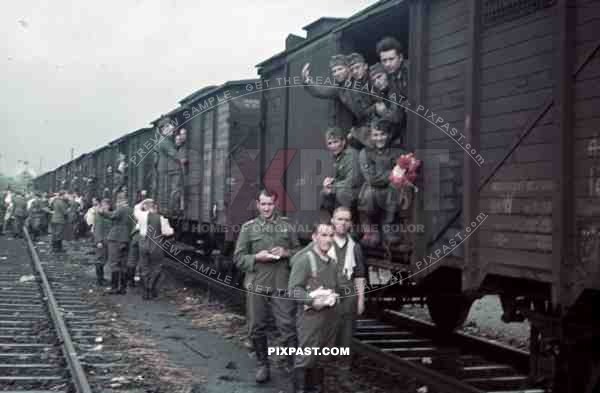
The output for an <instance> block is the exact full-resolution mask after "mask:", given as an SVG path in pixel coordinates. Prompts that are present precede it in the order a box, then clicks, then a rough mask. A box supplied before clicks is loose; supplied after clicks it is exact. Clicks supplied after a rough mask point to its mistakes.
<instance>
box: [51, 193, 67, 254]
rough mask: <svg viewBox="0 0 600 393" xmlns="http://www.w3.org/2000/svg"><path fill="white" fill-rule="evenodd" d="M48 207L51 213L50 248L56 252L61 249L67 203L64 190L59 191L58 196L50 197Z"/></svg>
mask: <svg viewBox="0 0 600 393" xmlns="http://www.w3.org/2000/svg"><path fill="white" fill-rule="evenodd" d="M50 209H51V210H49V211H48V212H49V213H50V214H51V218H50V228H51V231H52V250H53V251H54V252H57V253H58V252H62V251H63V248H62V241H63V233H64V229H65V222H66V218H67V217H66V216H67V209H68V205H67V200H66V196H65V191H60V192H59V193H58V196H56V197H55V198H53V199H52V201H51V202H50Z"/></svg>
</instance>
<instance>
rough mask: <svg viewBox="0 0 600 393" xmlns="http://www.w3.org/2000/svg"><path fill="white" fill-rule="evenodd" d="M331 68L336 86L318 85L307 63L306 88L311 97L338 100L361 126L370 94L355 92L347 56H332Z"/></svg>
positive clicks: (304, 72)
mask: <svg viewBox="0 0 600 393" xmlns="http://www.w3.org/2000/svg"><path fill="white" fill-rule="evenodd" d="M329 68H330V70H331V74H332V76H333V79H334V83H335V85H333V84H329V83H326V82H324V83H323V84H318V83H317V81H316V80H314V79H313V78H312V77H311V75H310V63H306V64H305V65H304V67H303V68H302V79H303V83H304V88H305V89H306V91H308V93H309V94H310V95H312V96H313V97H316V98H323V99H338V100H339V101H340V103H341V104H342V105H343V106H344V107H345V108H346V109H347V110H348V111H349V112H350V113H352V116H353V117H354V120H353V123H354V124H356V125H358V124H360V122H361V121H362V120H361V118H362V116H363V114H362V110H363V107H364V105H365V104H364V102H363V101H365V100H368V94H362V93H360V91H359V90H353V80H352V77H351V74H350V67H349V66H348V58H347V56H344V55H334V56H332V57H331V59H330V60H329ZM326 81H327V79H326Z"/></svg>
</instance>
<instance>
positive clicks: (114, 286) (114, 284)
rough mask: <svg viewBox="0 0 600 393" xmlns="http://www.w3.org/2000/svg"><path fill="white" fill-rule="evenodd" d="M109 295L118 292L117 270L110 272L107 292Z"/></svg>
mask: <svg viewBox="0 0 600 393" xmlns="http://www.w3.org/2000/svg"><path fill="white" fill-rule="evenodd" d="M108 293H110V294H111V295H116V294H117V293H119V273H118V272H110V291H109V292H108Z"/></svg>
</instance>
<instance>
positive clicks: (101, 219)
mask: <svg viewBox="0 0 600 393" xmlns="http://www.w3.org/2000/svg"><path fill="white" fill-rule="evenodd" d="M109 210H110V199H108V198H105V199H103V200H102V201H101V202H100V205H98V206H97V207H96V213H95V214H94V215H95V217H94V226H93V232H94V243H96V258H97V259H96V283H97V284H98V286H99V287H102V286H104V285H105V284H106V282H105V281H104V266H105V265H106V262H107V261H108V244H107V241H106V238H107V237H108V233H109V232H110V227H111V220H110V219H108V218H107V217H106V213H108V212H109ZM102 213H105V214H102Z"/></svg>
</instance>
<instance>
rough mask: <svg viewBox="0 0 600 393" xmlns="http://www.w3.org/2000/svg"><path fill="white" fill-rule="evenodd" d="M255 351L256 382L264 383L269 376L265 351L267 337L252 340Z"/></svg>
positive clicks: (267, 355) (267, 356) (267, 358)
mask: <svg viewBox="0 0 600 393" xmlns="http://www.w3.org/2000/svg"><path fill="white" fill-rule="evenodd" d="M252 342H253V344H254V351H255V353H256V382H258V383H264V382H267V381H268V380H269V379H270V378H271V373H270V368H269V354H268V352H267V337H259V338H255V339H253V340H252Z"/></svg>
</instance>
